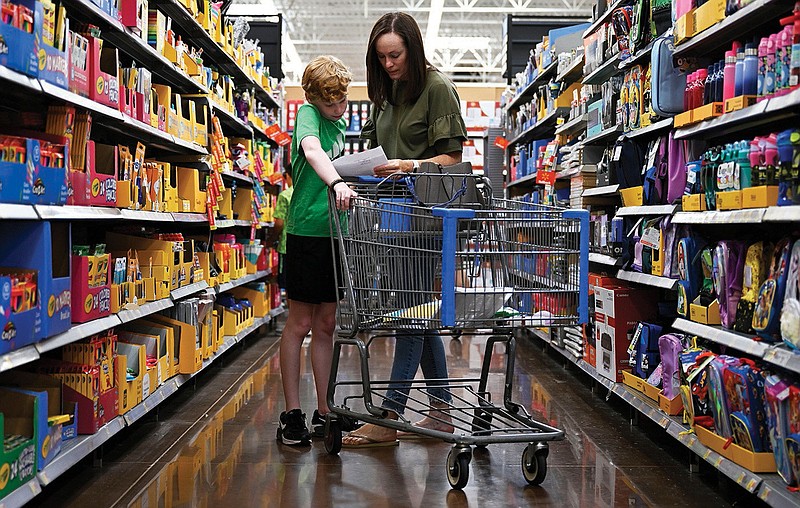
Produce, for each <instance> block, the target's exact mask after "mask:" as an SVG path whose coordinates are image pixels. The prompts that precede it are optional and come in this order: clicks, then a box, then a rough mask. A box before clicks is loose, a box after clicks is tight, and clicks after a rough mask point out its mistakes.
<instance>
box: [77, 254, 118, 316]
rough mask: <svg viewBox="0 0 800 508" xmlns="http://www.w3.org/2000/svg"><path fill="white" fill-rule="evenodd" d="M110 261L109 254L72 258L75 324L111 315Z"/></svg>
mask: <svg viewBox="0 0 800 508" xmlns="http://www.w3.org/2000/svg"><path fill="white" fill-rule="evenodd" d="M109 261H110V260H109V255H108V254H101V255H98V256H75V255H73V256H72V297H71V305H72V322H73V323H85V322H86V321H91V320H94V319H99V318H101V317H105V316H108V315H109V314H111V278H110V276H111V270H110V266H109V265H110V263H109ZM101 272H102V273H101ZM101 281H105V283H101Z"/></svg>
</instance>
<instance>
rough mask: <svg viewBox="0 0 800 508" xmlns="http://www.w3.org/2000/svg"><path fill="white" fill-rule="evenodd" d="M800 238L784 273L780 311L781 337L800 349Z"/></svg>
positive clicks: (792, 346) (793, 247)
mask: <svg viewBox="0 0 800 508" xmlns="http://www.w3.org/2000/svg"><path fill="white" fill-rule="evenodd" d="M798 279H800V240H797V241H796V242H794V245H793V246H792V252H791V254H790V256H789V270H788V273H787V274H786V290H785V292H784V295H783V310H782V311H781V338H782V339H783V342H785V343H786V345H788V346H789V347H791V348H793V349H800V301H799V300H798V298H800V292H798V287H800V280H798Z"/></svg>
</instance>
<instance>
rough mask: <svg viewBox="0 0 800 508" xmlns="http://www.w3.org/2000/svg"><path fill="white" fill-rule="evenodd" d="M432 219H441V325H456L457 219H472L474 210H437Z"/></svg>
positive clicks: (437, 208) (434, 211) (434, 209)
mask: <svg viewBox="0 0 800 508" xmlns="http://www.w3.org/2000/svg"><path fill="white" fill-rule="evenodd" d="M432 213H433V216H434V217H441V218H442V307H441V317H442V325H443V326H447V327H453V326H455V325H456V247H457V245H456V232H457V231H458V219H474V218H475V210H469V209H464V208H439V207H434V208H433V210H432Z"/></svg>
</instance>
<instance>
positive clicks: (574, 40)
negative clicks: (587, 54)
mask: <svg viewBox="0 0 800 508" xmlns="http://www.w3.org/2000/svg"><path fill="white" fill-rule="evenodd" d="M589 26H591V24H590V23H581V24H580V25H572V26H565V27H563V28H554V29H552V30H550V32H549V33H548V38H549V41H550V49H551V50H552V53H553V54H554V55H558V54H559V53H566V52H569V51H572V50H573V49H575V48H577V47H579V46H583V32H585V31H586V29H587V28H589Z"/></svg>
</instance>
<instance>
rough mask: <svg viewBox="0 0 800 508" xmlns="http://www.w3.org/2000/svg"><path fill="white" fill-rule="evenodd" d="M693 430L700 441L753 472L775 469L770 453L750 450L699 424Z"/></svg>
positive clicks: (773, 458)
mask: <svg viewBox="0 0 800 508" xmlns="http://www.w3.org/2000/svg"><path fill="white" fill-rule="evenodd" d="M694 432H695V435H697V439H698V440H700V442H701V443H703V444H704V445H706V446H707V447H709V448H711V449H712V450H714V451H715V452H717V453H718V454H720V455H722V456H723V457H725V458H726V459H728V460H731V461H733V462H735V463H737V464H739V465H740V466H742V467H744V468H745V469H747V470H749V471H752V472H753V473H774V472H776V471H777V466H776V465H775V455H774V454H772V453H754V452H751V451H749V450H746V449H744V448H742V447H741V446H739V445H737V444H736V443H732V442H730V439H727V438H724V437H721V436H718V435H717V434H715V433H713V432H711V431H710V430H708V429H706V428H705V427H702V426H700V425H695V426H694Z"/></svg>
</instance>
